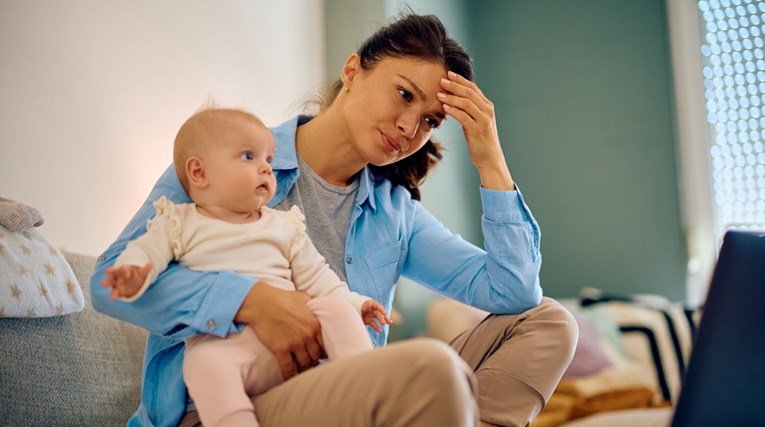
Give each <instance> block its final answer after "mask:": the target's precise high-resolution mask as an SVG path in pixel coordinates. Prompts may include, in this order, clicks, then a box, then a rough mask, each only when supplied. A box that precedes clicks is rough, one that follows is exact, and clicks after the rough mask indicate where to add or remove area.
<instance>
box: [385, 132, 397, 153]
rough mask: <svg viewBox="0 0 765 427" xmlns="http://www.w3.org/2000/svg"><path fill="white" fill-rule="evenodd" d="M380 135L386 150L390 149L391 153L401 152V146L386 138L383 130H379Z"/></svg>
mask: <svg viewBox="0 0 765 427" xmlns="http://www.w3.org/2000/svg"><path fill="white" fill-rule="evenodd" d="M380 135H382V140H383V146H384V147H385V149H386V150H387V151H390V152H391V153H394V154H397V153H400V152H401V147H400V146H399V145H398V144H396V142H395V141H393V140H392V139H391V138H388V135H386V134H384V133H383V132H380Z"/></svg>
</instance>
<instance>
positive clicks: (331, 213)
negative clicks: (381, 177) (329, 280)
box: [275, 157, 359, 281]
mask: <svg viewBox="0 0 765 427" xmlns="http://www.w3.org/2000/svg"><path fill="white" fill-rule="evenodd" d="M298 168H299V169H300V176H299V177H298V180H297V182H295V185H294V186H293V187H292V189H291V190H290V192H289V194H287V197H286V198H285V199H284V200H282V201H281V203H279V204H278V205H276V206H275V208H276V209H280V210H288V209H289V208H290V207H292V206H293V205H296V206H298V207H299V208H300V210H301V211H303V214H304V215H305V217H306V229H307V231H308V236H309V237H310V238H311V241H312V242H313V244H314V246H316V249H318V250H319V253H321V254H322V255H323V256H324V258H326V260H327V263H328V264H329V266H330V267H331V268H332V270H334V271H335V273H337V275H338V276H340V278H341V279H343V280H344V281H347V278H346V277H345V267H344V265H345V264H344V258H345V240H346V238H347V236H348V228H349V227H350V224H351V213H352V212H353V207H354V205H355V201H356V193H357V192H358V189H359V180H358V178H356V179H354V180H353V182H352V183H351V184H350V185H348V186H347V187H340V186H337V185H333V184H330V183H328V182H327V181H325V180H324V179H322V178H321V177H320V176H319V175H317V174H316V172H314V171H313V170H312V169H311V168H310V167H309V166H308V165H307V164H306V163H305V162H304V161H303V159H301V158H300V157H298Z"/></svg>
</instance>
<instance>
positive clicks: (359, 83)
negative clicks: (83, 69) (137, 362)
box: [91, 15, 577, 426]
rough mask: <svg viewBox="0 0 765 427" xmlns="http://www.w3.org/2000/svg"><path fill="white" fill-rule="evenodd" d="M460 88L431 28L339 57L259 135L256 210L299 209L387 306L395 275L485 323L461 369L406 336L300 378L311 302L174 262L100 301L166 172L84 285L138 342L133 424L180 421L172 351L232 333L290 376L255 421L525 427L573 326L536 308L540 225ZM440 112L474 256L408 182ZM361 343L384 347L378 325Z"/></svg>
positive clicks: (306, 363)
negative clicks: (244, 330) (140, 332)
mask: <svg viewBox="0 0 765 427" xmlns="http://www.w3.org/2000/svg"><path fill="white" fill-rule="evenodd" d="M471 79H472V68H471V65H470V58H469V56H468V55H467V53H466V52H465V51H464V49H463V48H462V47H460V46H459V45H458V44H457V43H456V42H455V41H453V40H452V39H450V38H448V37H447V36H446V34H445V32H444V28H443V26H442V25H441V23H440V21H438V19H437V18H435V17H433V16H418V15H409V16H405V17H403V18H401V19H400V20H399V21H397V22H395V23H393V24H391V25H388V26H386V27H383V28H382V29H380V30H379V31H378V32H377V33H375V34H374V35H373V36H372V37H370V38H369V39H368V40H367V41H366V42H365V43H364V44H363V45H362V46H361V48H360V49H359V51H358V52H357V53H355V54H353V55H351V56H350V57H349V58H348V60H347V61H346V63H345V65H344V66H343V69H342V71H341V75H340V81H339V82H338V84H337V85H336V88H337V89H338V90H337V91H336V97H335V98H334V100H332V101H331V103H330V104H329V106H327V107H326V109H324V110H323V111H322V112H321V113H320V114H318V115H317V116H316V117H313V118H311V117H308V116H300V117H296V118H294V119H292V120H290V121H288V122H286V123H284V124H282V125H280V126H278V127H277V128H275V129H274V137H275V140H276V147H277V148H276V154H275V157H274V160H273V168H274V173H275V175H276V178H277V181H278V188H277V192H276V195H275V197H274V198H273V199H272V202H271V205H272V206H275V207H276V208H278V209H288V208H289V207H290V206H292V205H295V204H297V205H299V206H300V208H301V209H302V211H303V212H305V214H306V223H307V227H308V232H309V235H310V236H311V238H312V240H313V241H314V243H315V244H316V246H317V248H318V249H319V250H320V252H321V253H322V254H323V255H324V256H325V257H326V258H327V261H328V262H329V264H330V265H331V266H332V268H333V269H334V270H335V271H336V272H337V273H338V275H340V276H341V278H343V279H345V280H346V281H347V282H348V284H349V286H350V287H351V289H352V290H354V291H356V292H359V293H361V294H365V295H368V296H370V297H372V298H374V299H377V300H378V301H380V302H382V303H383V305H385V307H386V309H388V310H390V306H391V303H392V300H393V293H394V289H395V283H396V281H397V279H398V278H399V276H400V275H404V276H406V277H409V278H411V279H413V280H415V281H418V282H420V283H423V284H425V285H427V286H429V287H431V288H433V289H436V290H437V291H439V292H441V293H443V294H446V295H448V296H450V297H452V298H454V299H457V300H459V301H463V302H465V303H468V304H471V305H473V306H476V307H479V308H481V309H484V310H486V311H489V312H491V313H497V314H492V315H489V316H488V317H487V318H486V319H484V321H482V322H481V323H480V324H479V325H478V326H477V327H475V328H473V329H471V330H468V331H466V332H465V333H463V334H462V335H460V336H459V337H457V338H456V339H455V340H454V341H453V342H452V343H451V346H452V348H453V349H454V350H456V352H457V353H459V355H460V356H461V358H462V359H463V360H464V363H463V362H462V361H461V360H460V359H459V358H458V357H456V356H455V354H456V353H455V352H454V351H453V350H452V349H450V348H448V347H447V346H445V345H440V344H439V343H435V342H433V341H431V340H413V341H411V342H403V343H397V344H394V345H391V346H389V347H386V348H384V349H379V350H377V351H374V352H372V353H367V354H363V355H359V356H355V357H352V358H349V359H346V360H344V361H338V362H334V363H328V364H324V365H322V366H320V367H318V368H314V369H311V367H312V366H314V364H315V363H316V361H317V360H318V359H319V358H320V357H321V353H322V350H321V346H320V342H319V341H320V340H318V338H317V337H318V336H319V335H320V330H319V324H318V322H317V320H316V318H315V317H314V316H313V314H312V313H311V312H310V310H309V309H308V308H307V306H306V304H305V302H306V301H307V299H308V297H307V296H306V295H305V294H302V293H298V292H288V291H281V290H278V289H276V288H274V287H271V286H260V285H259V283H257V282H256V283H255V284H253V283H252V280H251V279H247V278H244V277H241V276H238V275H235V274H233V273H227V272H222V273H210V272H207V273H199V272H192V271H190V270H187V269H184V268H183V267H181V266H177V265H176V266H173V267H171V268H170V269H168V270H167V271H166V272H165V273H164V274H163V275H161V276H160V278H159V279H158V281H160V282H162V284H161V286H152V287H151V288H150V289H149V290H148V291H147V292H146V294H144V296H143V297H142V298H140V299H139V300H138V301H136V302H134V303H132V304H130V305H126V304H122V303H119V302H109V301H108V298H107V295H106V293H104V291H103V290H102V289H101V288H100V283H101V281H102V280H103V269H104V268H105V267H107V266H109V265H110V264H111V263H112V262H113V260H114V258H116V256H118V255H119V253H120V252H121V251H122V249H123V248H124V246H125V244H126V243H127V241H129V240H131V239H133V238H135V237H136V236H138V235H140V234H142V233H144V232H145V226H144V224H145V223H146V220H147V219H149V217H150V215H151V214H152V212H153V210H152V208H151V204H152V203H153V202H154V201H155V200H156V199H158V198H159V197H161V196H163V195H164V196H167V197H168V198H170V199H171V200H172V201H173V202H176V203H184V202H188V196H187V195H186V194H185V192H184V191H183V189H182V187H181V185H180V184H179V183H178V180H177V178H176V176H175V171H174V170H173V168H172V167H170V168H169V169H168V171H167V172H166V173H165V174H164V175H163V176H162V177H161V178H160V180H159V181H158V183H157V185H156V186H155V188H154V190H153V191H152V193H151V194H150V195H149V198H148V199H147V201H146V202H145V204H144V206H143V207H142V208H141V210H140V211H139V212H138V214H137V215H136V216H135V217H134V218H133V220H132V221H131V222H130V224H128V226H127V228H126V229H125V231H123V233H122V235H121V236H120V237H119V238H118V239H117V241H116V242H115V243H114V244H113V245H112V246H111V247H110V248H109V249H108V250H107V252H106V253H105V254H104V255H103V256H102V258H101V261H100V262H99V264H98V266H97V272H96V274H95V275H94V277H93V279H92V282H91V291H92V293H93V299H94V306H95V307H96V308H97V309H98V310H100V311H103V312H105V313H107V314H109V315H111V316H114V317H117V318H120V319H124V320H126V321H129V322H131V323H134V324H137V325H139V326H141V327H144V328H146V329H147V330H149V331H150V332H151V335H150V337H149V340H148V342H147V352H146V361H145V370H144V371H145V372H144V381H143V392H142V398H141V407H140V408H139V410H138V412H137V413H136V414H135V415H134V417H133V418H131V421H130V423H129V424H130V425H175V424H178V423H179V421H180V422H181V425H194V423H195V422H196V420H197V419H196V416H195V413H194V411H193V405H192V404H191V403H190V402H188V403H187V397H186V390H185V386H184V385H183V382H182V380H181V374H180V369H181V365H182V354H183V344H182V340H183V339H185V338H188V337H191V336H195V335H199V334H202V333H209V334H215V335H218V336H225V335H226V334H228V333H233V332H238V331H239V330H240V329H241V324H248V325H250V326H252V327H253V328H254V329H255V332H256V333H257V335H258V337H259V338H260V339H261V340H262V341H263V343H264V344H265V345H266V346H267V347H268V348H269V349H271V350H272V351H273V352H274V354H275V355H276V357H277V359H278V360H279V364H280V367H281V370H282V374H283V376H284V377H285V378H291V377H293V376H295V375H296V374H297V373H298V372H302V373H301V374H300V375H298V376H296V377H295V378H293V379H291V380H289V381H287V382H285V383H284V384H283V385H281V386H279V387H276V388H275V389H272V390H270V391H269V392H267V393H265V394H263V395H261V396H259V397H257V398H255V399H254V401H253V402H254V404H255V410H256V413H257V416H258V419H260V420H261V422H262V424H263V425H279V426H282V425H298V424H300V425H317V424H318V425H333V426H342V425H348V426H365V425H370V426H372V425H402V426H403V425H460V426H464V425H475V424H476V423H477V422H478V417H479V416H480V422H481V423H482V424H483V425H528V424H529V423H530V422H531V420H533V418H534V417H535V416H536V415H537V414H538V413H539V412H540V411H541V410H542V408H543V406H544V404H545V402H546V400H547V399H548V398H549V397H550V395H551V394H552V391H553V389H554V388H555V386H556V384H557V383H558V381H559V380H560V377H561V375H562V374H563V371H564V370H565V368H566V366H567V365H568V363H569V361H570V360H571V357H572V355H573V349H574V344H575V341H576V336H577V330H576V326H575V323H574V321H573V319H572V317H571V316H570V314H569V313H568V312H567V311H566V310H565V309H563V308H562V307H561V306H560V305H559V304H557V303H555V302H554V301H552V300H550V299H547V298H542V291H541V288H540V286H539V278H538V273H539V267H540V265H541V256H540V253H539V228H538V226H537V224H536V221H535V220H534V218H533V217H532V215H531V213H530V211H529V210H528V208H527V207H526V205H525V203H524V202H523V199H522V197H521V195H520V193H519V192H518V191H517V189H516V187H515V183H514V181H513V179H512V176H511V175H510V172H509V170H508V167H507V164H506V163H505V160H504V156H503V153H502V149H501V146H500V143H499V138H498V135H497V128H496V123H495V120H494V111H493V105H492V104H491V102H490V101H489V100H488V99H487V98H486V97H485V96H484V95H483V93H482V92H481V90H480V89H479V88H478V87H477V86H476V85H475V84H474V83H473V82H472V81H471ZM447 117H451V118H453V119H455V120H457V121H458V122H459V123H460V124H461V125H462V128H463V131H464V134H465V138H466V140H467V143H468V148H469V152H470V156H471V160H472V162H473V164H474V165H475V166H476V168H477V170H478V173H479V175H480V178H481V189H480V191H481V195H482V200H483V210H484V216H483V221H482V226H483V230H484V238H485V247H486V252H485V251H484V250H482V249H479V248H477V247H475V246H473V245H471V244H470V243H467V242H465V241H464V240H462V239H461V238H460V237H459V236H456V235H454V234H452V233H451V232H450V231H448V230H447V229H446V228H444V227H443V226H442V225H441V224H440V223H439V222H438V221H437V220H436V219H435V218H433V217H432V216H431V214H430V213H428V212H427V211H426V210H425V209H424V208H423V207H422V205H420V204H419V202H418V201H417V199H418V198H419V191H418V189H417V186H418V184H419V183H420V181H421V180H422V178H424V176H425V174H426V173H427V171H428V169H429V168H430V167H432V166H433V165H434V164H435V163H436V162H437V160H438V159H440V157H441V155H440V152H439V146H438V145H437V144H435V143H434V142H432V141H431V140H430V137H431V135H432V134H433V131H434V129H435V128H436V127H438V125H440V123H441V122H443V120H445V119H446V118H447ZM167 301H173V303H172V304H170V305H168V304H167ZM371 335H372V339H373V341H374V342H375V344H376V346H377V347H382V346H383V345H384V344H385V341H386V339H387V328H386V329H385V330H384V331H383V333H379V334H377V333H374V332H371ZM303 371H305V372H303ZM471 372H472V374H471ZM476 381H477V384H478V390H477V392H476V388H475V382H476ZM476 403H477V410H476Z"/></svg>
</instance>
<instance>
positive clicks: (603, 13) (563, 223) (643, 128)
mask: <svg viewBox="0 0 765 427" xmlns="http://www.w3.org/2000/svg"><path fill="white" fill-rule="evenodd" d="M469 4H470V5H471V9H470V14H469V16H468V17H467V19H469V21H470V22H474V23H476V25H472V26H470V28H471V30H472V32H471V34H470V36H471V40H473V41H474V44H473V45H472V46H471V48H472V53H473V55H474V58H475V65H476V69H477V81H478V83H479V84H480V85H481V86H482V87H483V90H484V92H486V93H488V94H490V96H491V97H492V99H493V100H494V102H495V106H496V111H497V122H498V124H499V132H500V136H501V138H502V142H503V146H504V149H505V155H506V157H507V159H508V162H509V164H510V168H511V171H512V173H513V175H514V178H515V179H516V181H517V182H518V184H519V185H520V187H521V189H522V191H523V194H524V196H525V197H526V200H527V202H528V203H529V205H530V206H531V208H532V210H533V212H534V215H535V216H536V218H537V220H538V221H539V223H540V226H541V228H542V256H543V267H542V273H541V280H542V285H543V287H544V289H545V293H546V294H548V295H551V296H556V297H568V296H574V295H576V294H577V292H578V290H579V289H580V288H581V287H583V286H594V287H598V288H602V289H606V290H609V291H614V292H655V293H660V294H663V295H666V296H668V297H669V298H671V299H673V300H679V299H682V298H684V295H685V262H686V257H685V251H684V243H683V236H682V231H681V225H680V211H679V199H678V184H677V173H676V161H675V135H674V128H673V119H672V117H673V109H672V96H671V93H672V86H671V69H670V63H669V50H668V49H669V42H668V35H667V33H668V31H667V22H666V16H665V4H664V2H663V1H660V0H533V1H525V0H516V1H507V0H493V1H491V0H482V1H476V2H469ZM478 23H480V25H478Z"/></svg>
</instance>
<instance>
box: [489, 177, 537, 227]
mask: <svg viewBox="0 0 765 427" xmlns="http://www.w3.org/2000/svg"><path fill="white" fill-rule="evenodd" d="M481 202H482V203H483V216H484V218H485V219H487V220H489V221H492V222H498V223H520V222H526V221H528V218H529V217H530V212H529V208H528V207H527V206H526V203H524V201H523V195H521V191H520V190H519V189H518V186H517V185H516V189H515V190H510V191H496V190H490V189H488V188H484V187H481Z"/></svg>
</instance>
